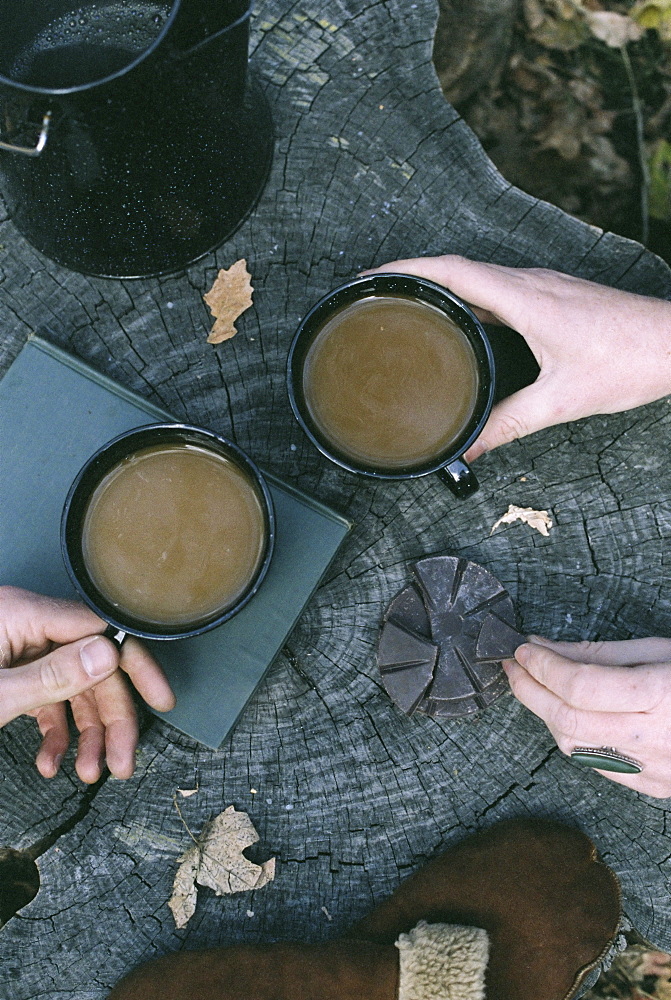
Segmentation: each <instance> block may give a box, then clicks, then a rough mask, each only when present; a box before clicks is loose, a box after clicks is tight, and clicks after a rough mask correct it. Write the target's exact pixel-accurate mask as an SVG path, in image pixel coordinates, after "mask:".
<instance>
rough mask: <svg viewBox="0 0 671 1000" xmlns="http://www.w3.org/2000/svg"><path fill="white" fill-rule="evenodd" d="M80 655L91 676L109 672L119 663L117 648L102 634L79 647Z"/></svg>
mask: <svg viewBox="0 0 671 1000" xmlns="http://www.w3.org/2000/svg"><path fill="white" fill-rule="evenodd" d="M79 656H80V658H81V661H82V666H83V667H84V670H85V671H86V673H87V674H88V675H89V677H102V676H103V675H104V674H109V673H110V672H111V671H112V670H113V669H114V668H115V667H116V665H117V654H116V650H115V649H114V647H113V646H112V644H111V643H109V642H107V640H106V639H102V638H101V637H100V636H94V637H93V638H92V639H89V640H88V642H85V643H84V645H83V646H80V647H79Z"/></svg>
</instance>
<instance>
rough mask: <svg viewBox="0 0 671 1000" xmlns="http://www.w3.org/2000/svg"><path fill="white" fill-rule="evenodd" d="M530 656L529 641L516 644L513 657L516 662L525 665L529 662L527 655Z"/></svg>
mask: <svg viewBox="0 0 671 1000" xmlns="http://www.w3.org/2000/svg"><path fill="white" fill-rule="evenodd" d="M530 656H531V643H528V642H525V643H524V645H523V646H518V647H517V649H516V650H515V659H516V660H517V662H518V663H519V664H520V665H521V666H523V667H525V666H526V665H527V663H528V662H529V657H530Z"/></svg>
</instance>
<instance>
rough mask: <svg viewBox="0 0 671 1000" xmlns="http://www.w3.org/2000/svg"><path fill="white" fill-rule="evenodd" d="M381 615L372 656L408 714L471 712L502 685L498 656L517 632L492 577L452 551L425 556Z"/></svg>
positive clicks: (513, 644)
mask: <svg viewBox="0 0 671 1000" xmlns="http://www.w3.org/2000/svg"><path fill="white" fill-rule="evenodd" d="M413 574H414V580H413V581H412V583H410V584H408V586H407V587H404V589H403V590H402V591H401V592H400V593H399V594H397V595H396V597H395V598H394V599H393V601H392V602H391V604H390V605H389V607H388V608H387V610H386V611H385V614H384V622H383V625H382V631H381V633H380V639H379V643H378V651H377V661H378V666H379V668H380V673H381V675H382V681H383V683H384V686H385V688H386V690H387V693H388V694H389V697H390V698H391V699H392V701H393V702H395V704H396V705H398V707H399V708H400V709H401V711H403V712H405V713H406V714H407V715H413V713H415V712H422V713H423V714H425V715H430V716H434V717H436V718H453V717H456V716H460V715H471V714H472V713H473V712H477V711H479V710H480V709H482V708H486V707H487V705H491V703H492V702H493V701H494V700H495V699H496V698H499V697H500V696H501V695H502V694H503V693H504V692H505V691H507V690H508V681H507V678H506V676H505V674H504V672H503V670H502V669H501V662H500V661H501V660H502V659H506V658H507V657H510V656H512V655H513V654H514V652H515V649H516V648H517V646H519V645H520V643H522V642H524V641H525V639H524V636H523V635H521V634H520V633H519V632H518V631H517V623H516V616H515V609H514V607H513V602H512V600H511V599H510V595H509V594H508V592H507V591H506V590H505V589H504V588H503V587H502V586H501V584H500V583H499V581H498V580H497V579H496V577H494V576H492V574H491V573H490V572H489V571H488V570H486V569H484V567H483V566H479V565H478V564H477V563H474V562H469V561H467V560H466V559H459V558H457V557H456V556H430V557H429V558H427V559H421V560H420V561H419V562H417V563H415V565H414V566H413Z"/></svg>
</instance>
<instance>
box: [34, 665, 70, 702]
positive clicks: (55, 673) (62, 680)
mask: <svg viewBox="0 0 671 1000" xmlns="http://www.w3.org/2000/svg"><path fill="white" fill-rule="evenodd" d="M69 681H70V678H69V676H68V671H67V670H66V668H65V664H64V663H63V662H62V660H61V659H59V658H58V657H54V656H45V657H44V659H43V661H42V663H41V664H40V683H41V685H42V687H43V689H44V691H45V693H47V694H48V695H50V696H51V697H52V698H53V700H58V699H59V698H60V697H62V696H63V694H64V692H66V691H67V690H68V688H69Z"/></svg>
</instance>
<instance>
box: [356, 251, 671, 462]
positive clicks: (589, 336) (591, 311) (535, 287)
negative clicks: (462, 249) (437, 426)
mask: <svg viewBox="0 0 671 1000" xmlns="http://www.w3.org/2000/svg"><path fill="white" fill-rule="evenodd" d="M386 271H392V272H403V273H407V274H412V275H416V276H419V277H423V278H426V279H428V280H430V281H434V282H436V283H437V284H441V285H444V286H445V287H447V288H449V289H450V291H452V292H454V293H455V294H456V295H459V296H460V297H461V298H462V299H464V300H465V301H466V302H467V303H469V304H470V305H471V307H472V308H473V309H474V311H475V313H476V315H477V316H478V317H479V319H480V320H481V321H483V322H486V323H500V324H505V325H506V326H510V327H512V328H513V329H514V330H516V331H517V332H518V333H520V334H521V335H522V336H523V337H524V339H525V340H526V341H527V343H528V345H529V347H530V348H531V350H532V351H533V353H534V355H535V357H536V360H537V362H538V364H539V365H540V369H541V371H540V375H539V376H538V378H537V379H536V381H535V382H534V383H533V384H532V385H530V386H527V387H525V388H524V389H521V390H520V391H519V392H516V393H514V394H513V395H512V396H509V397H508V398H507V399H504V400H502V401H501V402H500V403H498V404H497V405H495V406H494V407H493V409H492V411H491V414H490V417H489V420H488V421H487V423H486V425H485V427H484V429H483V430H482V433H481V434H480V436H479V437H478V439H477V441H475V442H474V443H473V445H472V446H471V447H470V448H469V450H468V451H467V452H466V455H465V458H466V460H467V461H473V460H474V459H476V458H478V457H479V456H480V455H482V454H483V453H484V452H486V451H491V450H492V449H493V448H498V447H499V446H500V445H502V444H507V443H508V442H509V441H513V440H515V439H516V438H520V437H524V436H525V435H527V434H531V433H533V432H534V431H538V430H541V429H542V428H544V427H550V426H552V425H553V424H560V423H565V422H566V421H570V420H578V419H580V418H581V417H588V416H591V415H593V414H597V413H616V412H619V411H620V410H630V409H633V408H634V407H636V406H642V405H643V404H644V403H650V402H652V401H653V400H655V399H660V398H661V397H662V396H665V395H667V393H669V392H671V302H666V301H663V300H661V299H654V298H649V297H646V296H643V295H635V294H633V293H632V292H623V291H620V290H619V289H616V288H609V287H607V286H605V285H599V284H595V283H594V282H591V281H585V280H583V279H581V278H575V277H572V276H571V275H568V274H560V273H559V272H557V271H549V270H543V269H540V268H515V267H502V266H500V265H498V264H487V263H478V262H476V261H471V260H467V259H466V258H464V257H458V256H454V255H446V256H443V257H422V258H415V259H413V260H397V261H393V262H392V263H390V264H385V265H383V266H382V267H380V268H377V269H376V270H375V271H372V272H367V273H371V274H375V273H379V272H386Z"/></svg>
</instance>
